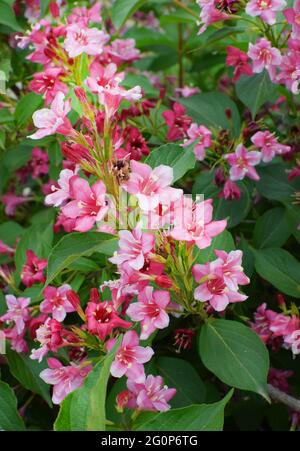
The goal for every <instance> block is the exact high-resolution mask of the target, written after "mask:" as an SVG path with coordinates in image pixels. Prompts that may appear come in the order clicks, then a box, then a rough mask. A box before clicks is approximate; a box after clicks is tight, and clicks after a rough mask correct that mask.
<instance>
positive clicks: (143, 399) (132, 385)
mask: <svg viewBox="0 0 300 451" xmlns="http://www.w3.org/2000/svg"><path fill="white" fill-rule="evenodd" d="M127 387H128V390H129V392H130V394H131V395H134V396H133V397H130V396H129V400H128V401H129V402H127V406H128V407H130V408H138V409H140V410H149V411H154V412H166V411H167V410H169V409H170V405H169V404H168V402H169V401H170V399H172V398H173V397H174V396H175V395H176V389H175V388H168V387H167V386H166V385H164V381H163V378H162V377H161V376H152V374H150V375H149V376H147V377H146V379H145V381H144V382H143V383H138V382H137V381H135V380H134V379H133V380H132V379H128V381H127Z"/></svg>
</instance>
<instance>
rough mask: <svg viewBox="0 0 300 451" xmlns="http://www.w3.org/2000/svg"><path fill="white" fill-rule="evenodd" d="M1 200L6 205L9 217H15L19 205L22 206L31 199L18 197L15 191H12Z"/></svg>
mask: <svg viewBox="0 0 300 451" xmlns="http://www.w3.org/2000/svg"><path fill="white" fill-rule="evenodd" d="M1 200H2V202H3V204H4V205H5V213H6V214H7V216H14V214H15V211H16V209H17V207H18V205H22V204H24V203H25V202H28V201H29V200H30V199H28V198H27V197H24V196H16V194H15V193H14V192H13V191H10V192H9V193H6V194H4V196H2V199H1Z"/></svg>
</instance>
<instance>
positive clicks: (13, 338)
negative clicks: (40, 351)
mask: <svg viewBox="0 0 300 451" xmlns="http://www.w3.org/2000/svg"><path fill="white" fill-rule="evenodd" d="M3 332H4V334H5V338H7V340H9V341H10V346H11V348H12V349H13V350H14V351H16V352H18V353H20V352H24V353H26V352H28V345H27V343H26V341H25V340H24V336H25V333H26V329H25V328H24V330H23V332H21V333H19V332H18V330H17V327H13V328H11V329H4V331H3Z"/></svg>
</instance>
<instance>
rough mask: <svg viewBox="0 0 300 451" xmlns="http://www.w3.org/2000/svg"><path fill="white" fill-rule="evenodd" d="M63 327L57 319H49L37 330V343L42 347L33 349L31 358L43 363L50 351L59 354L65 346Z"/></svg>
mask: <svg viewBox="0 0 300 451" xmlns="http://www.w3.org/2000/svg"><path fill="white" fill-rule="evenodd" d="M62 332H63V329H62V325H61V323H59V322H58V321H56V319H52V318H47V319H46V321H45V323H44V324H42V325H41V326H40V327H39V328H38V329H37V330H36V339H35V340H36V341H38V342H39V343H40V345H41V346H40V347H39V348H37V349H33V350H32V352H31V354H30V358H31V359H32V360H38V361H39V362H41V361H42V360H43V358H44V357H45V355H47V354H48V352H49V351H52V352H57V350H58V349H59V347H61V345H62V344H63V338H62Z"/></svg>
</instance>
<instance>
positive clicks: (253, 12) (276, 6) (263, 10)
mask: <svg viewBox="0 0 300 451" xmlns="http://www.w3.org/2000/svg"><path fill="white" fill-rule="evenodd" d="M285 6H286V1H285V0H250V1H249V2H248V3H247V5H246V13H247V14H249V16H252V17H256V16H260V18H261V19H262V20H263V21H264V22H266V23H267V24H269V25H274V24H275V23H276V12H277V11H282V10H283V8H284V7H285Z"/></svg>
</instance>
